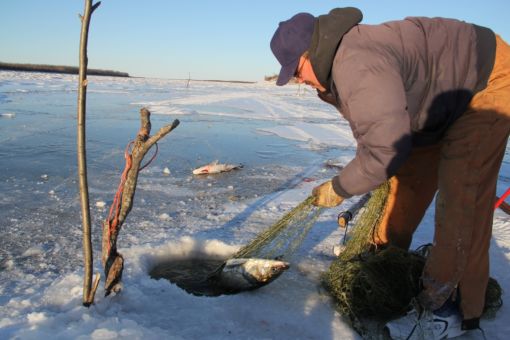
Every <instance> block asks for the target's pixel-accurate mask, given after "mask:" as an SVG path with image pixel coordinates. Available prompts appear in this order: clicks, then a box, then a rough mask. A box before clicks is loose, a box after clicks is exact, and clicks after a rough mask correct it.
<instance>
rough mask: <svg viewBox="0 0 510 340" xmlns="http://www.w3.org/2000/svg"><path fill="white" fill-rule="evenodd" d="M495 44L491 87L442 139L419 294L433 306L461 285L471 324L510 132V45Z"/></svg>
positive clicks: (481, 295)
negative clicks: (429, 240)
mask: <svg viewBox="0 0 510 340" xmlns="http://www.w3.org/2000/svg"><path fill="white" fill-rule="evenodd" d="M497 43H498V45H497V46H498V48H497V51H496V63H495V66H494V70H493V72H492V74H491V78H490V80H489V84H488V86H487V88H486V89H485V90H484V91H482V92H480V93H479V94H477V95H476V96H475V97H474V98H473V101H472V103H471V107H470V109H469V110H468V111H467V112H466V113H464V114H463V115H462V116H461V117H460V118H459V119H458V120H457V121H456V122H455V123H454V124H453V126H452V127H451V128H450V129H449V131H448V132H447V135H446V137H445V138H444V142H443V147H442V149H441V158H440V165H439V194H438V197H437V198H436V229H435V235H434V246H433V247H432V249H431V252H430V256H429V258H428V259H427V262H426V265H425V269H424V273H423V278H422V281H423V286H424V289H423V291H422V293H420V296H419V298H420V301H421V302H422V304H424V305H425V307H426V308H429V309H432V310H433V309H436V308H439V307H440V306H441V305H442V304H443V303H444V302H445V301H446V299H447V298H448V297H449V296H450V295H451V294H452V292H453V290H454V289H455V287H456V286H457V285H458V287H459V291H460V297H461V310H462V313H463V317H464V321H465V322H468V323H469V321H471V320H473V322H472V323H470V324H471V326H473V327H476V325H477V322H478V321H477V320H478V318H479V317H480V315H481V314H482V311H483V307H484V302H485V301H484V299H485V290H486V287H487V282H488V278H489V245H490V237H491V233H492V220H493V211H494V208H493V206H494V196H495V193H496V183H497V178H498V173H499V168H500V166H501V161H502V159H503V156H504V152H505V148H506V145H507V140H508V135H509V133H510V48H509V47H508V45H506V44H505V43H504V42H503V41H502V40H501V39H499V38H498V41H497ZM466 327H468V328H471V327H470V325H466Z"/></svg>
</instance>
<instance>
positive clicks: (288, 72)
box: [276, 58, 299, 86]
mask: <svg viewBox="0 0 510 340" xmlns="http://www.w3.org/2000/svg"><path fill="white" fill-rule="evenodd" d="M298 65H299V58H298V59H296V61H294V62H292V63H290V64H288V65H285V66H283V67H282V69H281V70H280V74H279V75H278V79H277V80H276V85H278V86H283V85H285V84H287V83H288V82H289V80H291V79H292V77H294V74H295V73H296V69H297V67H298Z"/></svg>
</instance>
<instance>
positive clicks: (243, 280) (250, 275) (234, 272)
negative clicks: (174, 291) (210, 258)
mask: <svg viewBox="0 0 510 340" xmlns="http://www.w3.org/2000/svg"><path fill="white" fill-rule="evenodd" d="M287 269H289V263H287V262H284V261H279V260H266V259H255V258H240V259H229V260H227V261H226V262H225V263H224V264H223V265H222V266H221V267H220V268H218V269H217V270H216V271H215V272H214V273H213V274H211V276H210V277H209V280H211V281H212V282H214V284H215V285H217V286H219V287H221V288H222V289H224V290H225V291H226V292H229V293H237V292H241V291H245V290H252V289H257V288H260V287H262V286H265V285H267V284H268V283H270V282H272V281H273V280H275V279H276V278H277V277H278V276H280V275H281V274H282V273H283V272H284V271H285V270H287Z"/></svg>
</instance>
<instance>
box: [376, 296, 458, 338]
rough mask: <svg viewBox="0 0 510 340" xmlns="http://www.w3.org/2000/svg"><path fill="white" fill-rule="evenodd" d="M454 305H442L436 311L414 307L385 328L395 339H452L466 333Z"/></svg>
mask: <svg viewBox="0 0 510 340" xmlns="http://www.w3.org/2000/svg"><path fill="white" fill-rule="evenodd" d="M453 307H455V306H454V305H452V306H448V307H446V308H445V307H441V308H440V309H439V310H437V311H435V312H434V313H432V312H430V311H426V310H423V311H421V312H419V311H418V310H417V309H416V308H414V307H413V308H412V309H411V310H410V311H409V312H408V313H407V314H406V315H404V316H403V317H401V318H398V319H395V320H392V321H390V322H388V323H387V324H386V327H385V330H386V331H387V333H388V335H389V336H390V337H391V338H392V339H394V340H400V339H407V340H413V339H414V340H418V339H427V340H428V339H451V338H455V337H458V336H460V335H462V334H464V332H465V331H464V330H462V329H461V325H462V318H461V317H460V314H459V312H458V310H457V308H456V307H455V308H453Z"/></svg>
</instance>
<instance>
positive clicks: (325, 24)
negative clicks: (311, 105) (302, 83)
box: [308, 7, 363, 89]
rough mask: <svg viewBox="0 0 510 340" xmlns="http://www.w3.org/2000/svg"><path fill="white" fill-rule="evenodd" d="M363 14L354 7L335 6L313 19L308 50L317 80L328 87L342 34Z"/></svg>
mask: <svg viewBox="0 0 510 340" xmlns="http://www.w3.org/2000/svg"><path fill="white" fill-rule="evenodd" d="M362 18H363V14H362V13H361V11H360V10H359V9H357V8H355V7H345V8H335V9H332V10H331V11H330V12H329V13H328V14H325V15H320V16H319V17H317V20H316V21H315V26H314V30H313V35H312V42H311V44H310V48H309V50H308V52H309V56H310V62H311V63H312V68H313V71H314V73H315V76H316V77H317V80H318V81H319V82H320V83H321V85H322V86H324V87H325V88H326V89H329V83H330V78H331V67H332V64H333V59H334V58H335V54H336V50H337V49H338V46H339V44H340V41H341V40H342V37H343V35H344V34H345V33H346V32H347V31H349V30H350V29H351V28H352V27H353V26H355V25H357V24H358V23H359V22H360V21H361V19H362Z"/></svg>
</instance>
